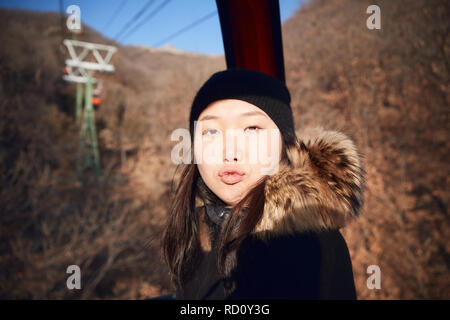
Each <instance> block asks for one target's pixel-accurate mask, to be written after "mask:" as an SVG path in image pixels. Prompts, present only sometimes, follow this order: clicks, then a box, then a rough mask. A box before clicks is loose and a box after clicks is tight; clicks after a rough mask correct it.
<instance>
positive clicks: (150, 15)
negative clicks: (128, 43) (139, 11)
mask: <svg viewBox="0 0 450 320" xmlns="http://www.w3.org/2000/svg"><path fill="white" fill-rule="evenodd" d="M170 1H171V0H166V1H164V2H163V3H161V4H160V5H159V6H158V7H157V8H155V10H153V11H152V12H150V14H149V15H148V16H147V17H145V19H143V20H142V21H141V22H140V23H139V24H137V25H136V26H134V28H133V29H131V30H130V31H129V32H128V33H127V34H126V35H125V36H124V37H123V38H122V41H124V40H125V39H126V38H127V37H129V36H130V35H131V34H132V33H133V32H135V31H136V30H137V29H139V28H140V27H142V25H144V24H145V23H147V22H148V21H149V20H150V19H151V18H153V17H154V16H155V15H156V14H157V13H158V12H159V11H161V10H162V9H163V8H164V7H165V6H166V5H167V4H169V2H170Z"/></svg>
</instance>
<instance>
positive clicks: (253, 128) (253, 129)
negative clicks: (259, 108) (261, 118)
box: [244, 126, 261, 132]
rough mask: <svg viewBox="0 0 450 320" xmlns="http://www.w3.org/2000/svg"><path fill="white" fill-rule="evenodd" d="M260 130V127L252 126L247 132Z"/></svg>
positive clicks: (246, 129)
mask: <svg viewBox="0 0 450 320" xmlns="http://www.w3.org/2000/svg"><path fill="white" fill-rule="evenodd" d="M259 129H261V128H260V127H258V126H250V127H247V128H245V130H244V131H245V132H252V131H258V130H259Z"/></svg>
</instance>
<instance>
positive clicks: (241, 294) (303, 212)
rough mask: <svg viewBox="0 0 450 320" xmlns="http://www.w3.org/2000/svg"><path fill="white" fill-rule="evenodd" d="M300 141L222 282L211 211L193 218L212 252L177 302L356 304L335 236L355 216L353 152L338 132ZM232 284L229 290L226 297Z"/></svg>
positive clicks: (358, 187)
mask: <svg viewBox="0 0 450 320" xmlns="http://www.w3.org/2000/svg"><path fill="white" fill-rule="evenodd" d="M300 136H301V140H300V143H299V145H298V148H297V150H296V154H295V155H291V157H290V158H291V159H293V164H292V165H291V166H290V167H280V169H279V171H278V172H277V173H276V174H274V175H272V176H270V177H269V179H268V180H267V182H266V186H265V190H264V192H265V198H266V202H265V206H264V213H263V217H262V219H261V221H260V222H259V223H258V224H257V226H256V228H255V229H254V230H253V232H252V233H251V234H249V235H248V237H247V238H246V239H245V240H244V241H243V242H242V244H241V246H240V248H239V250H238V251H237V253H236V254H237V265H236V268H235V269H234V270H233V271H232V274H231V277H230V278H229V279H227V280H225V279H221V278H220V277H219V275H218V272H217V265H216V251H215V238H216V235H217V232H218V230H219V229H218V228H220V223H221V222H220V219H217V216H216V215H215V214H214V212H215V211H214V210H211V207H205V209H206V210H200V211H199V214H201V217H202V218H201V219H200V220H201V222H202V226H203V228H204V230H207V232H206V233H205V234H207V235H208V237H206V241H209V244H210V245H209V246H208V245H206V246H204V247H203V248H204V250H202V252H201V258H200V263H199V265H198V266H197V268H196V269H195V272H194V274H193V275H192V277H191V278H190V280H189V281H188V282H187V283H186V285H185V287H184V290H183V292H178V293H177V294H176V297H177V298H179V299H356V292H355V285H354V280H353V271H352V263H351V260H350V254H349V251H348V248H347V245H346V242H345V240H344V238H343V237H342V235H341V233H340V231H339V229H340V228H341V227H343V226H344V225H345V224H346V223H347V221H348V220H349V219H351V218H352V217H355V216H357V215H358V211H359V208H360V206H361V203H362V193H363V187H364V179H363V175H364V171H363V169H362V167H361V164H360V160H359V155H358V152H357V150H356V148H355V146H354V144H353V142H352V141H351V140H350V139H348V138H347V137H346V136H345V135H343V134H341V133H338V132H332V131H323V130H321V129H313V130H309V131H307V132H304V133H303V134H301V135H300ZM216 209H217V208H216ZM202 226H201V228H202ZM202 238H205V237H202ZM202 241H205V240H202ZM230 280H231V281H232V282H233V283H234V288H235V289H234V291H233V292H231V293H230V294H228V295H226V294H225V290H224V286H227V283H226V282H227V281H230Z"/></svg>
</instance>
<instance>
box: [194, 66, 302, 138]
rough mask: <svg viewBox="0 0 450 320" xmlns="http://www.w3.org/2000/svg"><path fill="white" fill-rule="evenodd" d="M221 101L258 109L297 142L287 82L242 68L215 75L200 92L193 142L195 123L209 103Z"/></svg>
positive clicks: (284, 135)
mask: <svg viewBox="0 0 450 320" xmlns="http://www.w3.org/2000/svg"><path fill="white" fill-rule="evenodd" d="M222 99H238V100H242V101H246V102H249V103H251V104H253V105H255V106H257V107H258V108H260V109H261V110H263V111H264V112H265V113H267V115H268V116H269V117H270V118H271V119H272V120H273V122H275V124H276V125H277V127H278V129H279V130H280V132H281V135H282V137H283V140H284V141H285V142H290V141H293V140H294V138H295V129H294V121H293V117H292V110H291V106H290V102H291V97H290V94H289V91H288V89H287V87H286V86H285V85H284V83H282V82H281V81H279V80H278V79H276V78H274V77H271V76H269V75H266V74H264V73H262V72H259V71H252V70H246V69H239V68H233V69H228V70H225V71H220V72H217V73H215V74H213V75H212V76H211V77H210V78H209V79H208V80H207V81H206V82H205V83H204V84H203V86H202V87H201V88H200V90H199V91H198V92H197V95H196V96H195V98H194V102H193V103H192V108H191V114H190V119H189V123H190V131H191V137H192V139H193V137H194V121H196V120H198V117H199V115H200V113H202V111H203V110H204V109H206V107H208V105H209V104H211V103H213V102H215V101H218V100H222Z"/></svg>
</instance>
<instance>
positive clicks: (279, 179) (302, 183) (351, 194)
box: [253, 128, 364, 238]
mask: <svg viewBox="0 0 450 320" xmlns="http://www.w3.org/2000/svg"><path fill="white" fill-rule="evenodd" d="M298 137H299V140H298V144H297V148H295V149H294V150H290V151H288V152H289V153H290V155H289V156H290V158H291V159H292V166H290V167H288V166H282V165H280V167H279V171H278V172H277V173H276V174H274V175H272V176H269V177H268V179H267V181H266V186H265V189H264V193H265V197H266V200H265V206H264V212H263V216H262V219H261V220H260V221H259V223H258V224H257V226H256V228H255V229H254V231H253V234H255V236H257V237H260V238H267V237H268V236H273V235H283V234H292V233H295V232H306V231H320V230H325V229H339V228H341V227H343V226H344V225H345V224H346V223H347V222H348V221H349V220H350V219H351V218H353V217H356V216H358V213H359V209H360V208H361V206H362V197H363V189H364V169H363V168H362V165H361V161H360V154H359V153H358V151H357V149H356V146H355V144H354V143H353V141H352V140H350V139H349V138H348V137H347V136H345V135H344V134H342V133H339V132H335V131H325V130H323V129H320V128H314V129H308V130H306V131H304V132H302V133H300V134H299V135H298Z"/></svg>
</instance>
